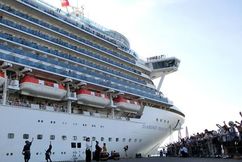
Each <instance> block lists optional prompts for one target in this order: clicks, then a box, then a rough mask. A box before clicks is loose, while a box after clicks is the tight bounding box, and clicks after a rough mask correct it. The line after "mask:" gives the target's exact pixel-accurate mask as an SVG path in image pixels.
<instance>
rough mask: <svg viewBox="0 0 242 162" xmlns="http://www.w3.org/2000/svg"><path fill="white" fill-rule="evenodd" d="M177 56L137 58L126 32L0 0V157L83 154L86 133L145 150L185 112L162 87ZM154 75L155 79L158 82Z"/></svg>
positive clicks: (38, 161) (37, 0) (24, 1)
mask: <svg viewBox="0 0 242 162" xmlns="http://www.w3.org/2000/svg"><path fill="white" fill-rule="evenodd" d="M179 63H180V60H179V59H177V58H175V57H166V56H164V55H159V56H154V57H150V58H147V60H141V59H140V58H139V57H138V55H137V54H136V53H135V51H133V50H132V49H131V48H130V43H129V41H128V39H127V38H126V37H125V36H124V35H122V34H120V33H119V32H117V31H114V30H110V29H106V28H104V27H102V26H100V25H98V24H97V23H94V22H93V21H91V20H90V19H88V18H85V17H84V16H82V15H76V14H73V13H67V12H64V11H63V9H60V8H56V7H54V6H52V5H49V4H47V3H45V2H43V1H41V0H0V130H1V131H0V161H1V162H19V161H23V155H22V149H23V146H24V145H25V141H26V140H29V141H31V139H32V138H33V139H34V140H33V143H32V145H31V159H30V161H33V162H42V161H44V160H45V159H44V157H45V151H46V149H47V148H48V145H49V143H50V141H51V144H52V146H53V148H52V153H51V158H52V160H53V161H73V160H83V159H85V149H86V148H85V147H86V142H85V141H86V138H87V137H89V138H90V139H91V141H92V151H94V150H95V141H99V144H100V146H101V147H102V145H103V143H106V145H107V149H108V152H109V153H110V152H111V151H116V152H119V154H120V156H121V158H122V157H125V153H124V149H123V148H124V146H126V145H128V151H127V155H128V157H135V155H136V154H137V153H141V154H142V156H148V155H150V154H152V152H153V151H156V150H157V148H158V147H159V146H160V144H161V143H162V142H163V141H164V140H165V139H166V138H167V137H168V136H169V135H171V133H172V132H174V131H176V130H179V129H180V128H181V126H182V124H183V123H184V120H185V115H184V114H183V113H182V111H180V110H179V109H178V108H177V107H176V106H175V105H173V102H172V101H170V100H169V99H168V98H167V97H165V96H164V95H163V93H162V92H160V88H161V85H162V82H163V80H164V77H165V76H166V75H167V74H169V73H172V72H175V71H177V70H178V66H179ZM154 79H160V82H159V84H158V85H157V86H156V85H154V83H153V80H154Z"/></svg>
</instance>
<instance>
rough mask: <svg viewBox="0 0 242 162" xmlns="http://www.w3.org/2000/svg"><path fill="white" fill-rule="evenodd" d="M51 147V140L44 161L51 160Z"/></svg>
mask: <svg viewBox="0 0 242 162" xmlns="http://www.w3.org/2000/svg"><path fill="white" fill-rule="evenodd" d="M51 149H52V145H51V142H50V145H49V148H48V149H47V150H46V152H45V160H46V162H49V161H50V162H52V160H51V158H50V155H51Z"/></svg>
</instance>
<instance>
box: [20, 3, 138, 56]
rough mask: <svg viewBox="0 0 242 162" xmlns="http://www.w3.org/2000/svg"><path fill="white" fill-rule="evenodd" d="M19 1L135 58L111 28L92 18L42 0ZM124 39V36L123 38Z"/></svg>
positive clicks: (133, 53) (132, 52)
mask: <svg viewBox="0 0 242 162" xmlns="http://www.w3.org/2000/svg"><path fill="white" fill-rule="evenodd" d="M19 1H20V2H25V3H27V4H29V5H31V6H33V7H35V8H38V9H40V10H42V11H44V12H46V13H49V14H51V15H53V16H55V17H58V18H60V19H62V20H64V21H66V22H68V23H71V24H73V25H75V26H77V27H78V28H80V29H82V30H85V31H86V32H88V33H91V34H92V35H95V36H96V37H98V38H101V39H103V40H105V41H108V42H109V43H111V44H113V45H115V46H117V47H119V48H120V49H122V50H123V51H125V52H126V53H128V54H130V55H131V56H133V57H135V58H136V54H135V52H134V51H133V50H130V48H129V47H127V43H125V42H122V41H120V40H119V39H116V38H115V37H113V34H112V32H110V31H112V30H110V29H107V28H105V27H103V26H101V25H99V24H97V23H95V22H93V21H92V20H90V19H88V18H86V17H84V16H81V17H76V16H74V15H71V14H68V13H66V12H64V11H62V10H61V9H59V8H56V7H54V6H52V5H50V4H48V3H45V2H43V1H42V0H35V1H33V0H19ZM125 39H126V38H125Z"/></svg>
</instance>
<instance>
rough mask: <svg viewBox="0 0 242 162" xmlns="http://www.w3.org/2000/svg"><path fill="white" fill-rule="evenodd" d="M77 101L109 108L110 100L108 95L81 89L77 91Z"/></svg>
mask: <svg viewBox="0 0 242 162" xmlns="http://www.w3.org/2000/svg"><path fill="white" fill-rule="evenodd" d="M77 100H78V101H80V102H83V103H85V104H90V105H96V106H101V107H104V106H107V105H108V104H109V103H110V100H109V98H108V96H107V95H105V94H103V93H98V92H93V91H91V90H87V89H79V90H78V91H77Z"/></svg>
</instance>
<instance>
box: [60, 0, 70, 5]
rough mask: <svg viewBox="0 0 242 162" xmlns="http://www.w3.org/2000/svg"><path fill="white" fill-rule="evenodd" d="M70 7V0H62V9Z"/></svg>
mask: <svg viewBox="0 0 242 162" xmlns="http://www.w3.org/2000/svg"><path fill="white" fill-rule="evenodd" d="M69 5H70V3H69V1H68V0H61V6H62V7H67V6H69Z"/></svg>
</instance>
